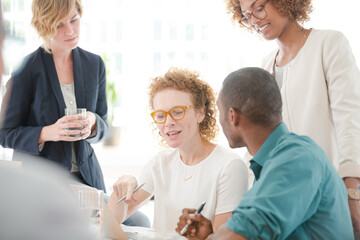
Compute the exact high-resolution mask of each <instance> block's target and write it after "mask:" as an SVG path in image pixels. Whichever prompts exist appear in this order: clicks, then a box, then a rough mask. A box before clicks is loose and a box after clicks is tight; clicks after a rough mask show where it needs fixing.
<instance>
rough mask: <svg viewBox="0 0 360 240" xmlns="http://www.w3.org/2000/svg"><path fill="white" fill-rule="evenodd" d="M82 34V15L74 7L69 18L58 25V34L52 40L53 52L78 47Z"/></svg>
mask: <svg viewBox="0 0 360 240" xmlns="http://www.w3.org/2000/svg"><path fill="white" fill-rule="evenodd" d="M79 34H80V15H79V13H78V12H77V10H76V8H75V7H74V8H73V10H72V11H71V13H70V14H69V16H67V17H66V18H65V19H63V20H62V21H61V22H60V23H59V24H58V25H57V33H56V35H55V36H54V37H53V38H52V39H51V40H50V48H51V49H52V50H72V49H74V48H76V47H77V45H78V42H79Z"/></svg>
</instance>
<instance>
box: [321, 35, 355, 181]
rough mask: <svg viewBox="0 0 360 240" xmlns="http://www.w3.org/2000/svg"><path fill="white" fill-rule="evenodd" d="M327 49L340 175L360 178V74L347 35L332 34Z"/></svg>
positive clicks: (331, 103)
mask: <svg viewBox="0 0 360 240" xmlns="http://www.w3.org/2000/svg"><path fill="white" fill-rule="evenodd" d="M323 46H324V49H323V53H324V54H323V63H324V75H325V78H326V81H327V85H328V94H329V100H330V107H331V111H332V117H333V121H334V125H335V131H336V138H337V146H338V151H339V159H340V166H339V174H340V176H341V177H342V178H344V177H360V72H359V69H358V67H357V65H356V60H355V58H354V56H353V54H352V51H351V48H350V45H349V43H348V41H347V39H346V38H345V36H344V35H343V34H342V33H340V32H336V31H331V32H329V34H328V36H327V39H326V41H325V42H324V45H323Z"/></svg>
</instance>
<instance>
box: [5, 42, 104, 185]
mask: <svg viewBox="0 0 360 240" xmlns="http://www.w3.org/2000/svg"><path fill="white" fill-rule="evenodd" d="M72 56H73V65H74V86H75V96H76V105H77V107H78V108H86V109H87V111H91V112H93V113H94V114H95V116H96V122H97V135H96V136H95V137H93V138H91V139H86V140H81V141H76V142H74V145H75V152H76V161H77V164H78V166H79V170H80V172H81V174H82V176H83V178H84V179H85V180H86V182H87V183H88V184H89V185H91V186H92V187H95V188H97V189H102V190H104V191H105V184H104V180H103V175H102V171H101V168H100V165H99V162H98V160H97V158H96V156H95V153H94V150H93V148H92V147H91V145H90V143H96V142H98V141H101V140H102V139H104V138H105V136H106V133H107V128H108V127H107V124H106V117H107V101H106V76H105V66H104V62H103V61H102V59H101V58H100V56H98V55H95V54H92V53H90V52H87V51H85V50H83V49H81V48H79V47H78V48H75V49H74V50H73V51H72ZM7 88H8V90H7V93H6V95H5V97H4V102H3V106H2V117H1V124H2V125H1V130H0V144H1V145H2V146H3V147H5V148H12V149H14V156H13V158H14V159H16V156H17V153H18V154H19V155H20V153H28V154H32V155H37V156H41V157H43V158H46V159H48V160H51V161H53V162H56V163H59V164H61V165H62V166H63V167H65V168H66V169H67V170H68V171H70V170H71V142H65V141H59V142H46V143H45V146H44V148H43V150H42V151H41V152H40V151H39V146H38V139H39V136H40V132H41V129H42V128H43V127H44V126H48V125H51V124H54V123H55V122H56V121H57V120H58V119H59V118H61V117H63V116H64V109H65V107H66V106H65V102H64V98H63V95H62V92H61V88H60V83H59V80H58V76H57V73H56V69H55V64H54V60H53V57H52V55H51V54H49V53H46V52H45V51H44V49H42V48H39V49H37V50H36V51H35V52H33V53H31V54H30V55H28V56H27V57H26V58H25V59H24V62H23V64H22V66H21V67H20V68H19V69H18V70H17V71H16V72H15V73H14V74H13V75H12V78H11V79H10V80H9V83H8V85H7Z"/></svg>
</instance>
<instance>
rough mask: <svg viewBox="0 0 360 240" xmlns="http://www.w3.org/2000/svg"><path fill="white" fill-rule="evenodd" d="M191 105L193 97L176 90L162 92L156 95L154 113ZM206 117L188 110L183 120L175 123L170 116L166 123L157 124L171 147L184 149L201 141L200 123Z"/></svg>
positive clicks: (194, 110)
mask: <svg viewBox="0 0 360 240" xmlns="http://www.w3.org/2000/svg"><path fill="white" fill-rule="evenodd" d="M189 105H193V103H192V100H191V95H190V94H189V93H187V92H184V91H179V90H175V89H164V90H161V91H159V92H157V93H156V94H155V96H154V100H153V106H154V111H160V110H162V111H166V112H167V111H169V110H170V109H172V108H173V107H177V106H189ZM204 117H205V115H204V114H203V112H201V111H199V110H197V109H195V108H188V109H187V110H186V112H185V117H184V118H183V119H181V120H178V121H175V120H174V119H172V118H171V117H170V116H169V115H168V116H167V118H166V121H165V123H163V124H157V127H158V128H159V131H160V133H161V135H162V136H163V138H164V139H165V141H166V143H167V144H168V145H169V146H170V147H172V148H182V147H185V146H191V145H193V144H194V143H195V142H196V141H200V140H201V136H200V132H199V124H198V123H200V122H201V121H202V120H203V119H204Z"/></svg>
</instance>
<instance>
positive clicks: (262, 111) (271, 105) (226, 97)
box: [220, 67, 282, 127]
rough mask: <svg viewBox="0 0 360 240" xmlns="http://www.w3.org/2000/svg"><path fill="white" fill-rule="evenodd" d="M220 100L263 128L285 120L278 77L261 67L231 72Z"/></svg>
mask: <svg viewBox="0 0 360 240" xmlns="http://www.w3.org/2000/svg"><path fill="white" fill-rule="evenodd" d="M220 101H221V103H222V106H223V107H224V108H225V109H226V110H228V109H230V108H233V109H234V110H236V111H238V112H240V113H241V114H243V115H244V116H246V117H247V118H248V119H249V120H250V121H251V122H253V123H255V124H259V125H262V126H264V127H271V126H273V125H275V124H279V123H280V122H281V121H282V117H281V112H282V108H281V107H282V101H281V95H280V90H279V87H278V85H277V83H276V81H275V78H274V77H273V76H272V75H271V74H270V73H269V72H267V71H265V70H263V69H261V68H256V67H250V68H242V69H239V70H237V71H235V72H232V73H230V74H229V75H228V76H227V77H226V78H225V80H224V82H223V85H222V89H221V92H220Z"/></svg>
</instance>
